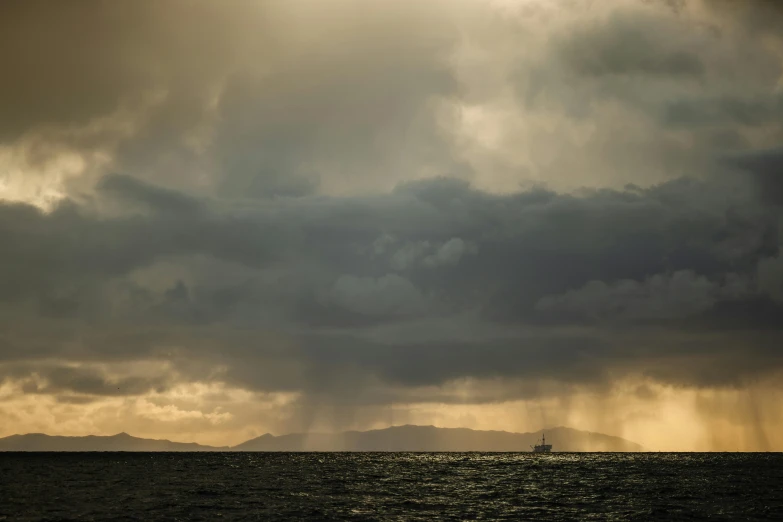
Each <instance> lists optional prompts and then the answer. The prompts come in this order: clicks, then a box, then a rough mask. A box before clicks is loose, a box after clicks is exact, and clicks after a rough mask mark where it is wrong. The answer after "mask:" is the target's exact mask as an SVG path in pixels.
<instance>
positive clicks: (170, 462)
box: [0, 453, 783, 521]
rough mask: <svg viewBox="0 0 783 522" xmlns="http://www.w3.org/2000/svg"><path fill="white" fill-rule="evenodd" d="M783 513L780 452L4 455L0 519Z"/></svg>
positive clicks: (763, 516) (753, 516)
mask: <svg viewBox="0 0 783 522" xmlns="http://www.w3.org/2000/svg"><path fill="white" fill-rule="evenodd" d="M296 519H299V520H301V519H310V520H471V519H472V520H476V519H482V520H700V519H705V520H783V454H779V453H778V454H747V453H745V454H743V453H737V454H707V453H704V454H687V453H685V454H684V453H680V454H673V453H647V454H607V453H592V454H590V453H586V454H585V453H582V454H576V453H570V454H569V453H555V454H551V455H534V454H519V453H505V454H488V453H462V454H460V453H27V454H24V453H0V520H9V521H10V520H101V521H103V520H296Z"/></svg>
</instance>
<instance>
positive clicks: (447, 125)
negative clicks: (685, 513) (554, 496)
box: [0, 0, 783, 451]
mask: <svg viewBox="0 0 783 522" xmlns="http://www.w3.org/2000/svg"><path fill="white" fill-rule="evenodd" d="M781 26H783V6H782V5H781V3H779V2H775V1H772V0H770V1H765V0H744V1H731V0H600V1H598V0H448V1H446V0H425V1H420V0H415V1H414V0H395V1H393V2H392V1H385V0H371V1H367V0H323V1H319V2H313V1H306V0H286V1H285V2H278V1H274V0H268V1H267V0H258V1H237V2H209V1H205V0H190V1H185V0H170V1H166V2H158V1H153V0H139V1H134V2H110V1H97V0H96V1H92V0H84V1H81V2H45V1H38V0H11V1H5V2H2V4H0V64H2V65H1V66H0V70H1V71H2V78H3V81H2V82H0V436H6V435H11V434H14V433H27V432H46V433H50V434H60V435H86V434H103V435H107V434H114V433H118V432H121V431H126V432H129V433H131V434H133V435H136V436H142V437H152V438H168V439H170V440H177V441H195V442H201V443H206V444H237V443H240V442H242V441H244V440H246V439H249V438H251V437H255V436H258V435H261V434H263V433H266V432H270V433H273V434H284V433H289V432H303V431H335V430H344V429H371V428H382V427H386V426H389V425H398V424H406V423H411V424H433V425H436V426H442V427H468V428H476V429H498V430H508V431H535V430H538V429H541V428H546V427H552V426H558V425H566V426H570V427H573V428H577V429H585V430H590V431H599V432H603V433H608V434H611V435H617V436H622V437H626V438H628V439H630V440H633V441H635V442H638V443H640V444H642V445H644V446H646V447H647V448H649V449H656V450H731V451H733V450H738V449H739V450H778V451H781V450H783V429H781V428H783V408H782V407H781V404H783V384H781V383H783V380H781V377H783V348H781V347H783V251H782V250H781V245H783V228H782V227H783V178H782V177H781V176H783V33H781V32H780V31H779V28H780V27H781Z"/></svg>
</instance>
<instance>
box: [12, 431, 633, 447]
mask: <svg viewBox="0 0 783 522" xmlns="http://www.w3.org/2000/svg"><path fill="white" fill-rule="evenodd" d="M541 434H542V431H536V432H533V433H510V432H507V431H479V430H471V429H468V428H436V427H434V426H411V425H407V426H392V427H390V428H385V429H381V430H371V431H345V432H341V433H309V434H305V433H291V434H289V435H280V436H279V437H275V436H274V435H270V434H268V433H267V434H266V435H262V436H260V437H257V438H255V439H251V440H249V441H247V442H243V443H242V444H239V445H237V446H234V447H230V448H229V447H227V446H222V447H216V446H204V445H201V444H196V443H192V442H190V443H188V442H171V441H168V440H152V439H142V438H139V437H133V436H131V435H128V434H127V433H119V434H117V435H111V436H96V435H88V436H86V437H61V436H52V435H45V434H43V433H28V434H27V435H11V436H10V437H5V438H1V439H0V451H530V446H531V445H533V444H535V443H536V442H537V441H538V440H539V439H540V438H541ZM546 440H547V443H550V444H552V445H553V446H554V448H553V449H554V451H644V448H643V447H642V446H640V445H639V444H636V443H634V442H631V441H628V440H625V439H622V438H620V437H613V436H611V435H604V434H602V433H592V432H588V431H580V430H575V429H572V428H563V427H559V428H552V429H548V430H546Z"/></svg>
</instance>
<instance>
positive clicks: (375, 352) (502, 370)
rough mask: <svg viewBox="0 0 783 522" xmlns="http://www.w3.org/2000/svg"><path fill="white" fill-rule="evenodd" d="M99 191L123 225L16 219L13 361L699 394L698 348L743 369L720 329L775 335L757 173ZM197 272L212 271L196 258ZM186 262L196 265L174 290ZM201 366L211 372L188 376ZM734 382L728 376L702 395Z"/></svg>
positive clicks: (284, 384)
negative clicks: (547, 185)
mask: <svg viewBox="0 0 783 522" xmlns="http://www.w3.org/2000/svg"><path fill="white" fill-rule="evenodd" d="M100 186H101V191H102V193H105V194H106V195H107V197H109V196H108V195H109V194H111V197H115V198H118V200H119V201H122V202H125V203H126V204H130V206H128V207H127V213H125V214H120V215H116V216H114V217H109V216H105V215H101V214H100V213H95V212H94V211H91V210H90V209H89V208H90V207H89V206H88V205H89V203H85V204H83V206H80V205H78V204H76V203H69V204H65V205H63V206H61V208H59V209H57V210H55V211H54V212H52V213H50V214H42V213H40V212H37V211H35V210H33V209H31V208H29V207H25V206H22V205H13V206H11V205H4V206H3V207H2V212H0V217H2V219H0V230H3V233H4V236H3V238H2V239H3V242H4V244H6V245H8V246H9V247H12V248H11V251H12V252H14V256H12V257H10V258H6V260H5V263H6V267H8V268H12V269H10V270H6V271H5V272H4V273H5V274H7V275H6V277H5V278H4V279H3V283H4V286H3V289H4V293H3V296H2V297H3V299H4V300H5V301H6V302H15V303H18V304H21V303H22V302H24V300H25V299H35V300H36V302H39V303H40V305H39V308H38V309H37V310H38V311H37V312H33V314H34V315H32V316H26V319H25V322H26V323H27V324H30V325H34V324H36V321H40V324H41V325H42V326H41V327H40V329H39V331H38V332H36V333H35V334H34V335H31V332H27V333H23V332H24V331H23V330H21V329H19V328H17V329H16V331H15V332H13V333H10V334H9V335H8V338H7V339H8V342H9V343H10V344H9V345H8V346H7V348H5V349H4V352H5V357H6V360H7V361H14V360H17V361H20V360H25V359H29V358H39V357H41V358H47V357H64V358H66V359H69V360H74V361H76V360H79V359H85V358H86V359H89V360H94V361H101V360H105V359H115V358H118V357H119V358H120V359H125V360H129V361H132V360H136V359H142V360H143V359H145V358H153V359H156V360H161V361H176V363H175V364H176V367H177V368H179V371H180V372H181V375H190V376H191V378H195V376H198V375H202V376H203V375H208V374H209V373H210V371H209V370H208V368H210V367H213V368H215V367H219V368H226V370H225V372H224V373H221V374H213V377H212V378H213V379H227V380H229V381H231V382H234V383H237V384H241V385H243V386H249V387H252V388H256V389H261V390H267V391H272V390H306V391H310V392H313V393H316V392H318V393H328V392H329V389H331V388H330V387H331V386H336V385H335V383H336V382H338V381H339V382H345V381H346V380H348V381H350V382H355V383H356V386H359V387H362V386H366V385H367V383H366V381H367V379H369V378H370V377H371V376H372V377H373V378H376V379H380V380H381V381H382V382H386V383H388V385H390V386H396V387H401V388H406V387H412V386H429V385H440V384H443V383H445V382H448V381H449V380H452V379H459V378H466V377H467V378H469V377H472V378H478V379H492V378H502V379H531V378H552V379H559V380H562V381H564V382H570V383H587V384H589V383H594V384H596V385H597V384H599V383H602V382H605V380H606V378H607V377H606V375H608V374H609V373H611V372H617V371H621V372H644V371H646V370H644V369H645V368H646V367H647V366H648V365H653V366H654V367H655V368H656V370H655V375H656V377H657V378H664V377H665V376H667V375H668V376H670V377H671V378H672V379H676V380H678V381H684V380H687V379H686V374H687V375H691V377H692V382H701V379H702V375H703V370H702V369H701V368H700V366H699V364H702V359H701V357H702V352H701V350H702V346H703V345H702V344H700V343H702V342H703V343H704V344H705V345H712V346H714V351H713V352H712V361H713V362H712V364H713V365H723V364H734V358H733V352H731V350H730V346H729V345H728V344H727V343H724V342H723V341H720V342H716V341H713V340H711V339H710V335H711V334H710V331H712V330H714V329H715V328H716V326H720V327H721V328H722V329H723V330H731V331H734V332H746V331H758V332H763V331H767V332H770V333H768V334H765V335H773V336H774V335H777V334H776V333H774V332H776V329H775V328H774V327H773V326H772V323H771V321H772V317H773V316H774V315H775V314H776V311H777V310H778V309H779V303H778V302H777V301H776V300H777V299H779V294H777V293H775V290H774V288H773V287H770V286H769V285H770V284H773V285H774V283H763V281H773V280H774V274H775V273H777V272H775V271H774V270H773V268H774V266H777V265H774V259H775V255H776V253H777V251H778V248H779V244H778V242H777V241H778V237H779V236H778V230H777V226H778V222H777V219H776V215H777V214H776V212H775V211H774V210H772V209H770V210H764V207H759V206H758V205H757V203H756V200H755V199H754V197H753V195H754V192H753V190H752V186H749V185H747V184H746V183H745V182H744V180H743V179H742V178H733V179H732V178H722V177H716V178H711V179H708V180H704V181H696V180H692V179H682V180H677V181H673V182H670V183H666V184H662V185H660V186H655V187H652V188H649V189H641V188H638V187H629V188H628V189H627V190H624V191H613V190H599V191H584V192H583V193H581V194H575V195H563V194H558V193H556V192H547V191H542V190H538V189H536V190H532V191H528V192H520V193H517V194H511V195H503V196H500V195H491V194H488V193H485V192H482V191H479V190H476V189H473V188H472V187H470V186H469V185H467V184H465V183H463V182H457V181H453V180H445V179H441V180H433V181H420V182H416V183H408V184H406V185H403V186H400V187H399V188H398V189H397V190H396V191H394V192H392V193H390V194H388V195H385V196H375V197H372V198H351V199H340V198H324V197H305V198H297V199H293V200H288V199H286V200H280V201H278V202H276V203H271V202H266V203H263V204H256V205H253V206H244V207H243V208H242V209H241V210H240V209H236V208H230V207H226V208H223V207H221V206H219V205H216V204H214V203H211V202H210V201H208V200H198V199H194V198H193V197H191V196H185V195H182V194H179V193H176V192H174V191H172V190H169V189H160V188H157V187H154V186H150V185H146V184H142V183H140V182H138V181H136V180H133V179H130V178H125V177H121V176H113V177H110V178H107V179H105V180H104V181H103V182H102V183H101V184H100ZM133 204H140V205H141V207H140V208H141V209H142V212H141V213H139V211H138V210H137V207H135V206H133ZM22 216H23V217H24V219H20V217H22ZM23 231H24V232H25V233H22V232H23ZM296 238H303V239H300V240H297V239H296ZM466 245H471V247H470V249H468V247H467V246H466ZM197 257H201V258H203V259H204V260H205V261H203V263H202V265H203V266H202V265H198V266H197V265H194V264H192V263H191V264H189V263H188V262H187V261H185V260H187V259H195V258H197ZM171 259H174V260H177V259H179V260H180V261H176V262H175V264H174V265H173V266H175V267H177V270H176V271H175V272H173V273H172V272H170V270H171V268H169V269H166V268H165V266H166V263H169V262H170V261H168V260H171ZM401 259H402V261H401ZM9 263H11V264H9ZM204 263H205V264H204ZM226 263H232V265H227V264H226ZM771 263H773V264H771ZM229 266H233V267H235V268H229ZM199 267H200V268H199ZM765 267H766V268H765ZM156 270H159V275H158V276H155V274H156V273H158V272H156ZM167 270H168V271H169V272H167ZM145 273H147V274H148V275H147V276H144V275H143V274H145ZM225 274H234V275H232V276H231V277H229V278H228V279H226V276H225ZM765 274H766V275H765ZM770 274H773V275H770ZM762 275H763V277H761V276H762ZM153 276H155V277H157V278H155V277H153ZM145 277H146V278H147V280H145ZM150 277H153V279H152V280H150V279H149V278H150ZM150 281H151V282H150ZM75 282H82V285H81V287H80V286H79V285H76V286H74V284H75ZM762 283H763V284H762ZM68 313H70V314H72V316H75V317H77V318H79V323H74V324H73V325H71V326H70V327H67V328H66V330H65V332H69V333H68V334H65V335H64V331H63V330H62V328H60V329H59V330H57V329H54V330H49V329H48V327H45V326H44V325H50V326H49V327H51V326H53V325H55V324H57V323H56V321H57V318H59V317H67V316H68ZM464 314H472V315H470V316H469V317H470V318H469V319H467V323H465V326H463V327H461V328H458V325H459V324H460V322H465V321H466V319H465V318H464V317H465V316H464ZM36 317H38V318H36ZM460 317H463V318H462V319H460ZM53 321H55V322H53ZM81 321H88V322H89V324H91V326H90V329H91V330H92V331H93V334H91V336H90V337H85V335H84V332H83V330H82V328H81V327H79V326H77V325H78V324H81ZM422 321H423V323H421V326H419V327H417V328H419V329H418V330H414V333H411V334H407V333H405V329H406V328H408V326H406V325H411V324H415V323H417V322H422ZM438 325H440V326H438ZM468 325H472V326H468ZM462 328H480V329H483V331H484V333H480V334H477V335H478V337H475V335H476V334H468V330H465V331H463V329H462ZM572 328H577V329H580V328H581V329H583V332H582V333H573V332H572V333H569V332H570V330H569V329H572ZM649 328H654V329H655V330H654V331H655V334H654V336H651V338H655V339H656V341H655V343H656V344H653V342H652V341H650V342H649V343H637V345H636V346H637V347H629V346H628V345H627V344H626V341H625V340H624V338H623V336H625V335H631V333H632V332H636V335H645V336H650V334H647V333H643V332H644V331H645V329H649ZM585 329H586V330H585ZM667 329H668V331H669V334H668V335H670V336H671V338H670V340H667V339H668V338H667V334H666V333H665V332H666V331H667ZM623 331H626V332H628V333H626V334H622V335H621V334H620V332H623ZM56 332H59V333H56ZM677 332H680V333H677ZM74 335H75V336H78V338H80V339H81V341H80V345H81V346H82V347H83V348H82V351H80V352H78V354H77V353H74V354H72V355H69V354H68V352H63V351H61V350H63V349H64V346H66V345H67V343H66V342H65V340H66V339H68V338H69V337H71V336H74ZM470 335H474V337H475V338H473V339H469V337H470ZM679 335H681V336H685V335H687V336H694V335H695V336H696V337H695V338H694V339H693V340H691V341H688V342H685V341H677V338H678V336H679ZM700 335H701V336H704V337H703V339H702V340H701V341H699V337H698V336H700ZM737 335H738V334H737ZM55 336H58V337H59V338H60V340H59V341H55V338H56V337H55ZM466 336H467V337H466ZM16 343H22V344H19V345H18V347H16V348H13V346H14V345H15V344H16ZM30 343H32V345H31V344H30ZM47 343H50V344H48V345H47ZM658 343H660V344H658ZM770 345H771V341H770V340H769V338H768V337H765V338H764V342H763V343H761V344H758V343H756V342H755V341H753V340H752V338H751V337H748V340H747V350H748V352H747V353H748V355H747V357H749V358H751V359H752V360H749V361H748V362H747V365H746V366H747V368H745V370H743V371H746V372H750V373H752V372H753V371H758V372H764V371H767V370H768V369H769V368H771V367H777V366H775V365H776V364H777V363H775V364H774V365H772V366H769V365H765V364H763V363H762V359H763V358H764V357H766V356H767V355H768V354H770V352H769V346H770ZM22 346H28V347H30V348H24V349H23V348H22ZM31 346H37V347H38V348H32V347H31ZM165 346H176V347H181V348H177V349H176V350H175V351H174V352H170V351H166V350H165V349H164V347H165ZM694 349H697V351H693V350H694ZM185 359H192V360H193V361H194V362H197V364H195V365H193V364H191V365H190V366H189V369H186V367H188V365H187V364H185V363H184V362H183V361H184V360H185ZM661 361H667V363H666V364H673V365H676V366H677V367H678V370H677V372H674V373H667V370H666V367H664V366H661V367H659V365H660V364H663V363H662V362H661ZM686 361H691V362H686ZM692 361H698V364H696V363H694V362H692ZM182 364H185V366H182V367H180V365H182ZM689 368H690V370H689ZM689 371H690V372H691V373H688V372H689ZM62 372H64V373H53V374H52V375H51V383H53V384H50V386H56V385H57V386H61V387H62V390H64V391H66V390H69V391H71V392H79V393H94V394H102V393H108V392H107V391H106V390H104V388H105V387H108V386H109V384H108V383H109V382H111V383H112V386H113V385H114V384H115V383H117V382H120V381H116V380H113V381H109V380H101V379H100V378H98V377H96V376H94V375H92V374H90V375H81V374H79V375H76V374H73V373H68V372H66V371H64V370H63V371H62ZM319 373H320V374H321V376H320V377H314V374H319ZM723 375H725V376H726V379H729V377H730V376H731V375H733V374H732V371H731V369H730V368H725V369H724V370H723V371H722V372H718V371H717V370H716V371H713V372H712V373H710V374H709V376H705V377H704V379H707V380H708V381H709V382H710V383H713V382H718V381H719V380H720V379H719V377H720V376H723ZM743 375H744V374H743ZM182 378H187V377H182ZM667 378H668V377H667ZM57 383H60V384H57ZM121 384H124V385H125V387H126V389H136V387H138V386H142V387H143V386H148V385H149V384H148V383H147V384H145V383H142V382H138V383H137V382H136V381H122V383H121ZM120 387H122V386H120ZM52 389H53V388H52ZM90 389H92V390H93V391H92V392H90V391H89V390H90ZM107 389H108V388H107ZM139 389H141V388H139ZM145 389H147V388H145ZM102 390H103V391H102Z"/></svg>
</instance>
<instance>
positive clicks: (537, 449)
mask: <svg viewBox="0 0 783 522" xmlns="http://www.w3.org/2000/svg"><path fill="white" fill-rule="evenodd" d="M530 447H531V448H533V453H552V445H551V444H547V443H546V435H545V434H543V433H542V434H541V444H536V445H535V446H530Z"/></svg>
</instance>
